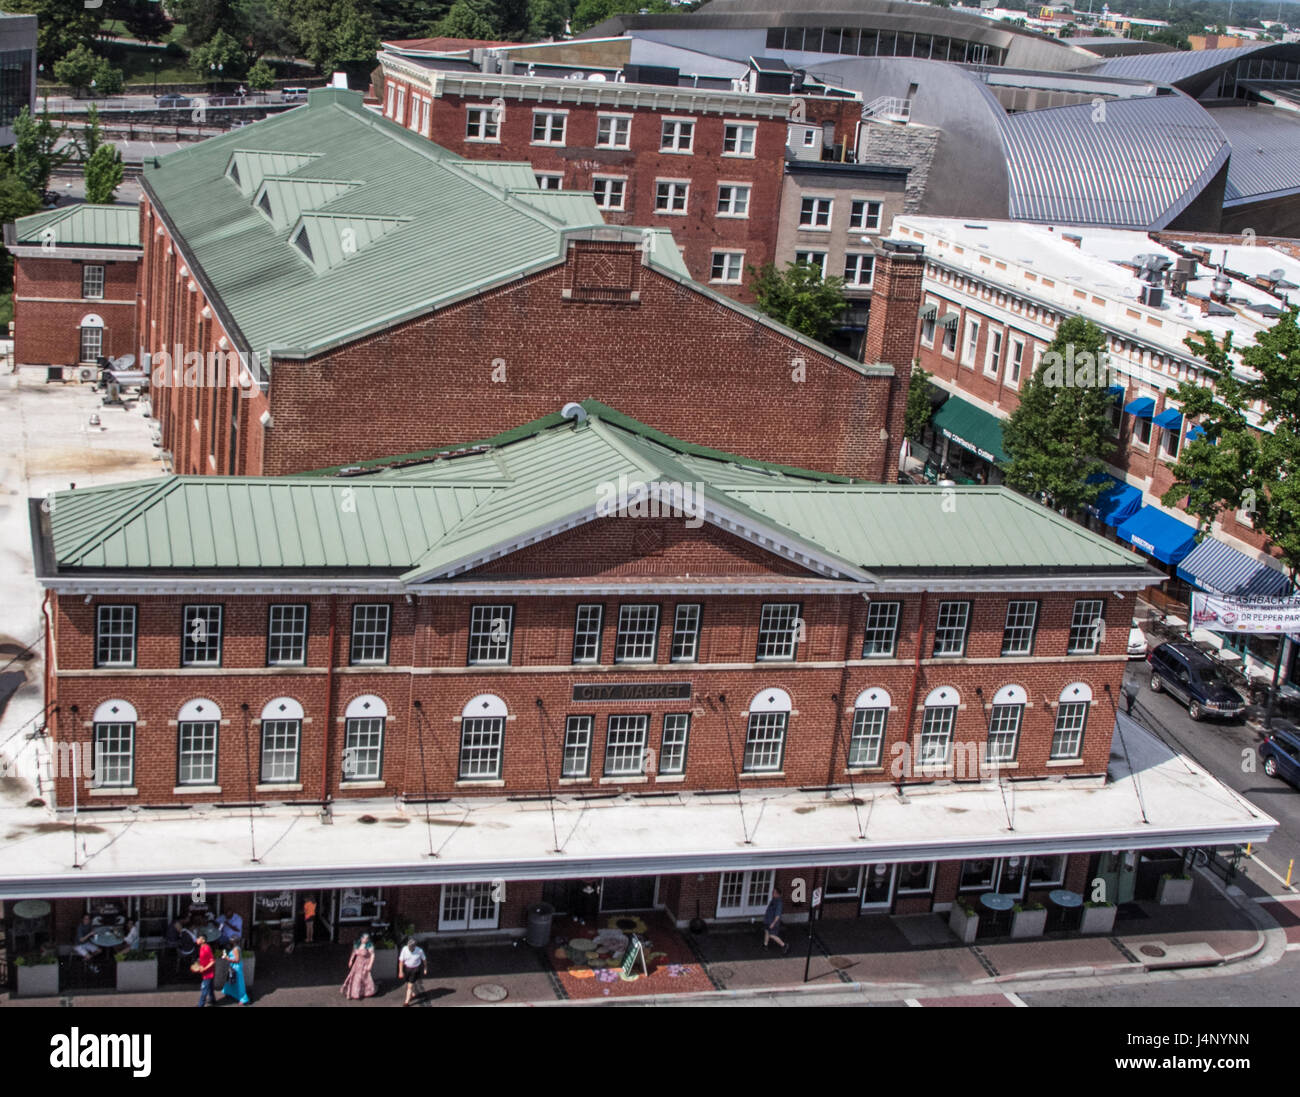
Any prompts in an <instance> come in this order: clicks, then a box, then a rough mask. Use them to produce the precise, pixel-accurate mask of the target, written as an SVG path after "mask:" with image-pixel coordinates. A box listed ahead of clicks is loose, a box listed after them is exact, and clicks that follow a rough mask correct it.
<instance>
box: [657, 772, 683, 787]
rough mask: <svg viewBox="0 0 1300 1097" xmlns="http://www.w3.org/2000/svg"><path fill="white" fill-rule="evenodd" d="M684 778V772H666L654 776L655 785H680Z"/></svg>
mask: <svg viewBox="0 0 1300 1097" xmlns="http://www.w3.org/2000/svg"><path fill="white" fill-rule="evenodd" d="M685 780H686V774H684V773H666V774H664V775H663V776H661V777H656V778H655V784H656V785H680V784H681V783H682V782H683V781H685Z"/></svg>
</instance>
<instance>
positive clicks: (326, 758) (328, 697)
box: [320, 598, 338, 804]
mask: <svg viewBox="0 0 1300 1097" xmlns="http://www.w3.org/2000/svg"><path fill="white" fill-rule="evenodd" d="M337 614H338V601H337V599H336V598H331V599H330V639H329V650H328V652H327V654H328V656H329V665H328V666H327V667H326V668H325V737H324V743H323V745H322V747H321V761H320V802H321V804H325V803H326V802H328V800H329V791H330V725H331V724H333V723H334V622H335V620H336V617H337Z"/></svg>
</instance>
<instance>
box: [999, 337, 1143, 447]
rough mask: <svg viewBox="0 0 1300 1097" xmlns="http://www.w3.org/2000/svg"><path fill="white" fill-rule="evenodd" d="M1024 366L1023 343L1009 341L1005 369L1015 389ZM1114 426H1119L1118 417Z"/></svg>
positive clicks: (1018, 384) (1022, 341) (1019, 340)
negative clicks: (1008, 364) (1009, 353)
mask: <svg viewBox="0 0 1300 1097" xmlns="http://www.w3.org/2000/svg"><path fill="white" fill-rule="evenodd" d="M1024 364H1025V343H1024V340H1023V339H1012V340H1011V364H1010V367H1009V368H1008V369H1007V381H1008V382H1010V383H1011V384H1012V385H1014V386H1015V387H1016V388H1019V387H1020V371H1021V369H1022V368H1023V367H1024ZM1115 425H1116V426H1118V425H1119V420H1118V417H1117V418H1116V421H1115Z"/></svg>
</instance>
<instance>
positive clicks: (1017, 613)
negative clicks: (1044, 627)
mask: <svg viewBox="0 0 1300 1097" xmlns="http://www.w3.org/2000/svg"><path fill="white" fill-rule="evenodd" d="M1037 627H1038V603H1037V602H1008V603H1007V623H1006V624H1005V625H1004V626H1003V628H1002V654H1003V655H1032V654H1033V651H1034V630H1035V629H1036V628H1037Z"/></svg>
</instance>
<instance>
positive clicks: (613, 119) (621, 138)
mask: <svg viewBox="0 0 1300 1097" xmlns="http://www.w3.org/2000/svg"><path fill="white" fill-rule="evenodd" d="M631 143H632V119H631V118H628V117H626V116H623V115H613V114H602V115H600V116H599V117H598V118H597V120H596V147H597V148H602V149H625V148H628V147H630V145H631Z"/></svg>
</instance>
